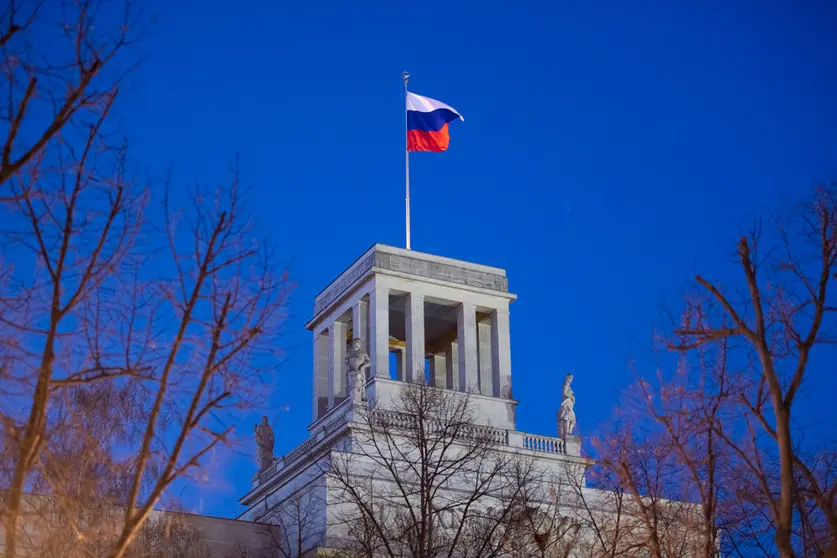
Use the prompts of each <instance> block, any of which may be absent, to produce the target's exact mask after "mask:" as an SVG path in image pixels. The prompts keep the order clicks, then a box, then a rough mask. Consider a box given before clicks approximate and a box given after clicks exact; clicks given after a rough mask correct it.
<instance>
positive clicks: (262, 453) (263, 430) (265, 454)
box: [253, 416, 275, 473]
mask: <svg viewBox="0 0 837 558" xmlns="http://www.w3.org/2000/svg"><path fill="white" fill-rule="evenodd" d="M253 430H254V431H255V433H256V448H257V454H256V460H257V461H258V462H259V472H260V473H261V472H262V471H264V470H265V469H267V468H268V467H270V466H271V465H273V461H274V459H275V458H274V457H273V428H271V427H270V425H269V424H268V423H267V417H264V416H263V417H262V423H261V424H256V425H255V426H254V427H253Z"/></svg>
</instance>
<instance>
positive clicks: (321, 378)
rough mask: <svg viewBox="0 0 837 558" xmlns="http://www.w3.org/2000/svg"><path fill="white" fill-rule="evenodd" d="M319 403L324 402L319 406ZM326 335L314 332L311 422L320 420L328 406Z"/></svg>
mask: <svg viewBox="0 0 837 558" xmlns="http://www.w3.org/2000/svg"><path fill="white" fill-rule="evenodd" d="M321 401H324V402H326V403H325V405H321V403H320V402H321ZM327 402H328V335H327V332H326V331H325V330H320V331H319V332H317V331H315V332H314V402H313V403H314V404H313V406H312V407H313V409H312V412H313V415H314V417H313V419H312V421H313V420H317V419H318V418H320V413H321V412H324V411H325V408H324V407H325V406H326V405H327V404H328V403H327Z"/></svg>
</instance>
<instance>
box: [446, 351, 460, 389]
mask: <svg viewBox="0 0 837 558" xmlns="http://www.w3.org/2000/svg"><path fill="white" fill-rule="evenodd" d="M445 387H446V388H448V389H452V390H459V343H456V342H455V341H454V342H453V343H451V344H450V345H448V350H447V352H446V353H445Z"/></svg>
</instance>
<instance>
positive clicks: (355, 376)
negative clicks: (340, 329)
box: [346, 337, 371, 403]
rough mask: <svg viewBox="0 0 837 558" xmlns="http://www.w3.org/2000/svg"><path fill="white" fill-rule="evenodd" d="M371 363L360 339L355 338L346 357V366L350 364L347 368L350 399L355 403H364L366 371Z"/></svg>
mask: <svg viewBox="0 0 837 558" xmlns="http://www.w3.org/2000/svg"><path fill="white" fill-rule="evenodd" d="M370 362H371V361H370V360H369V355H368V354H366V351H364V350H363V342H362V341H361V339H360V337H355V338H353V339H352V341H351V344H350V345H349V353H348V354H347V355H346V364H348V366H347V367H346V368H347V371H346V375H347V376H348V382H347V385H348V387H349V398H350V399H351V400H352V402H353V403H360V402H361V401H363V398H364V397H363V396H364V395H365V394H364V391H365V386H366V371H365V370H366V368H367V367H368V366H369V363H370Z"/></svg>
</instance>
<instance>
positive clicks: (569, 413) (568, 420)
mask: <svg viewBox="0 0 837 558" xmlns="http://www.w3.org/2000/svg"><path fill="white" fill-rule="evenodd" d="M572 381H573V375H572V374H567V377H566V378H564V388H563V391H562V393H561V407H560V408H559V410H558V437H559V438H566V437H567V436H569V435H572V433H573V430H575V410H574V407H575V393H573V388H571V387H570V384H571V383H572Z"/></svg>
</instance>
